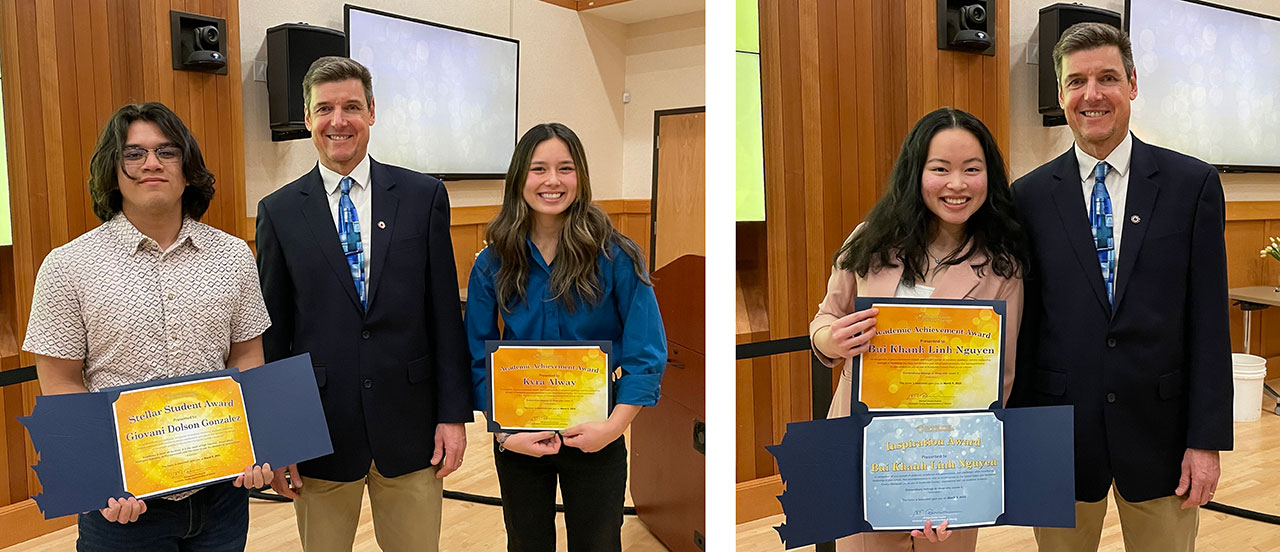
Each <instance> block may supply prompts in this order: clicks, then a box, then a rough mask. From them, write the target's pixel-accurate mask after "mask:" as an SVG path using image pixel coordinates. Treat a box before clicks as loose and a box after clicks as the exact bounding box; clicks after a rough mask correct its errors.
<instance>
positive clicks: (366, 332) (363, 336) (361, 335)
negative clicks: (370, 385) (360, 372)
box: [360, 330, 369, 387]
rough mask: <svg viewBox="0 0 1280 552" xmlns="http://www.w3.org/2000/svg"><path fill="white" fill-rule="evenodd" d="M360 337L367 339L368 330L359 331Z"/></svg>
mask: <svg viewBox="0 0 1280 552" xmlns="http://www.w3.org/2000/svg"><path fill="white" fill-rule="evenodd" d="M360 337H361V338H364V339H369V330H364V331H361V332H360ZM365 381H368V380H365ZM366 387H367V386H366Z"/></svg>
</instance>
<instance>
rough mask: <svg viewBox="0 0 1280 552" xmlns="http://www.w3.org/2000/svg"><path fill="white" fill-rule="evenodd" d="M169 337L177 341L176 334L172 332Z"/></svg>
mask: <svg viewBox="0 0 1280 552" xmlns="http://www.w3.org/2000/svg"><path fill="white" fill-rule="evenodd" d="M169 337H172V338H174V339H178V332H173V333H171V334H169Z"/></svg>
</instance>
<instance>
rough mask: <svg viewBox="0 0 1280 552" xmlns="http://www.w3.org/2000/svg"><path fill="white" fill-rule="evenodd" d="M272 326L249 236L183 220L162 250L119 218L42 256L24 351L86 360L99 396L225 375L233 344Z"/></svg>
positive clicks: (88, 378) (89, 383) (87, 375)
mask: <svg viewBox="0 0 1280 552" xmlns="http://www.w3.org/2000/svg"><path fill="white" fill-rule="evenodd" d="M270 325H271V319H270V317H269V316H268V315H267V307H266V304H265V303H263V301H262V288H261V287H259V284H258V268H257V265H256V264H255V263H254V260H253V253H252V252H251V251H250V250H249V246H248V244H246V243H245V242H244V240H241V239H239V238H237V237H235V236H232V235H230V234H227V233H225V232H222V231H221V230H218V229H216V228H213V227H212V226H209V225H206V224H202V223H199V222H196V221H194V220H192V219H190V218H184V219H183V221H182V228H181V229H180V230H179V231H178V239H177V240H176V241H174V242H173V245H171V246H169V249H167V250H165V251H161V250H160V245H159V244H158V243H156V241H155V240H153V239H151V238H149V237H147V236H145V235H143V234H142V232H139V231H138V229H137V228H135V227H134V226H133V224H132V223H130V222H129V220H128V219H127V218H125V216H124V215H123V214H117V215H116V216H115V217H114V218H112V219H111V220H110V221H107V222H106V223H103V224H102V225H100V226H98V227H97V228H94V229H93V230H90V231H88V232H85V233H84V234H83V235H81V236H80V237H78V238H76V239H74V240H71V241H70V242H69V243H67V244H66V245H63V246H61V247H58V248H57V249H54V250H53V251H50V252H49V255H48V256H46V257H45V259H44V262H43V263H41V265H40V272H39V273H38V274H37V275H36V285H35V295H34V297H33V298H32V301H31V318H30V320H29V322H28V324H27V337H26V339H25V340H24V341H23V343H22V350H24V351H27V352H29V353H35V354H38V355H44V356H48V357H54V358H61V359H68V360H83V361H84V384H85V387H86V388H87V389H88V390H89V391H99V390H102V389H104V388H107V387H115V386H118V385H127V384H131V383H140V382H145V381H151V380H155V379H161V378H168V377H175V376H186V375H192V374H202V373H205V372H211V371H214V370H222V369H224V368H226V367H227V358H228V357H229V356H230V354H231V344H232V343H240V342H243V341H248V340H250V339H253V338H255V337H257V336H259V335H262V332H263V331H266V329H267V327H268V326H270ZM239 368H253V366H240V367H239ZM194 493H195V491H184V492H181V493H176V494H173V495H169V496H166V497H164V498H166V499H169V500H181V499H183V498H186V497H188V496H191V495H192V494H194Z"/></svg>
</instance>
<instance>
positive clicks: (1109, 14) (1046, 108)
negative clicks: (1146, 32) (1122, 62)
mask: <svg viewBox="0 0 1280 552" xmlns="http://www.w3.org/2000/svg"><path fill="white" fill-rule="evenodd" d="M1088 22H1093V23H1106V24H1108V25H1111V26H1113V27H1115V28H1117V29H1123V28H1124V27H1121V26H1120V25H1121V20H1120V14H1118V13H1116V12H1113V11H1111V10H1104V9H1102V8H1095V7H1092V6H1081V5H1080V4H1054V5H1052V6H1046V7H1043V8H1040V114H1041V115H1043V116H1044V120H1043V122H1042V124H1043V125H1044V126H1061V125H1065V124H1067V117H1066V115H1065V114H1063V112H1062V107H1060V106H1059V105H1058V77H1057V76H1056V75H1055V74H1054V70H1053V47H1054V46H1056V45H1057V44H1058V39H1060V38H1062V33H1063V32H1065V31H1066V30H1067V29H1069V28H1071V26H1072V25H1075V24H1076V23H1088Z"/></svg>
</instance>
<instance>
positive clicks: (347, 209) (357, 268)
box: [338, 176, 368, 307]
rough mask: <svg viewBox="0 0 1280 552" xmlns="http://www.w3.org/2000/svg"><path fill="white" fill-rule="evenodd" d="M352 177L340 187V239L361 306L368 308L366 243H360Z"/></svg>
mask: <svg viewBox="0 0 1280 552" xmlns="http://www.w3.org/2000/svg"><path fill="white" fill-rule="evenodd" d="M353 182H354V181H353V180H351V177H350V176H344V177H342V180H341V181H340V182H338V187H339V188H340V189H341V190H342V197H341V198H339V199H338V239H339V240H341V241H342V253H343V254H345V255H346V256H347V265H348V266H350V267H351V279H352V280H354V281H355V284H356V294H358V295H359V296H360V306H362V307H367V306H368V305H366V304H365V296H364V242H362V241H360V217H359V216H358V215H356V204H355V203H352V202H351V184H352V183H353Z"/></svg>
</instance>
